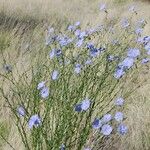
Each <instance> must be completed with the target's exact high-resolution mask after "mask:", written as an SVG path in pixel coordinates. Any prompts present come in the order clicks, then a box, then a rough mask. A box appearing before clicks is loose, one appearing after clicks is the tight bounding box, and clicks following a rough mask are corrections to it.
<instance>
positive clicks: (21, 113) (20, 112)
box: [17, 106, 26, 117]
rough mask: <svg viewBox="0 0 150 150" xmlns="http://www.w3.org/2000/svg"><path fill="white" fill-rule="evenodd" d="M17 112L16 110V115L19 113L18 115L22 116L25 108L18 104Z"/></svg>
mask: <svg viewBox="0 0 150 150" xmlns="http://www.w3.org/2000/svg"><path fill="white" fill-rule="evenodd" d="M17 112H18V115H19V116H20V117H23V116H25V115H26V112H25V109H24V107H23V106H20V107H19V108H18V110H17Z"/></svg>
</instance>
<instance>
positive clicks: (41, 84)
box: [37, 81, 46, 90]
mask: <svg viewBox="0 0 150 150" xmlns="http://www.w3.org/2000/svg"><path fill="white" fill-rule="evenodd" d="M45 83H46V82H45V81H42V82H40V83H39V84H38V86H37V89H38V90H40V89H42V88H44V87H45Z"/></svg>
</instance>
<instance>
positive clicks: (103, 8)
mask: <svg viewBox="0 0 150 150" xmlns="http://www.w3.org/2000/svg"><path fill="white" fill-rule="evenodd" d="M100 10H101V11H106V4H105V3H103V4H101V5H100Z"/></svg>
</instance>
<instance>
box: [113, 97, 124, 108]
mask: <svg viewBox="0 0 150 150" xmlns="http://www.w3.org/2000/svg"><path fill="white" fill-rule="evenodd" d="M123 104H124V99H123V98H122V97H119V98H117V99H116V100H115V105H116V106H122V105H123Z"/></svg>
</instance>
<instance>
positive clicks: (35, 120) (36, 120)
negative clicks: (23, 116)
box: [28, 114, 42, 129]
mask: <svg viewBox="0 0 150 150" xmlns="http://www.w3.org/2000/svg"><path fill="white" fill-rule="evenodd" d="M41 123H42V122H41V118H40V117H39V116H38V115H37V114H36V115H33V116H31V118H30V119H29V122H28V126H29V128H30V129H32V128H33V127H38V126H40V125H41Z"/></svg>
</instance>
